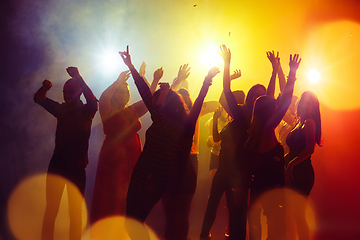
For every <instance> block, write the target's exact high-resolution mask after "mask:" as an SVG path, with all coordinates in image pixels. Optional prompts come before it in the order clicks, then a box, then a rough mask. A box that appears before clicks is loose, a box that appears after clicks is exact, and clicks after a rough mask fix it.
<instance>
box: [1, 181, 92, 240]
mask: <svg viewBox="0 0 360 240" xmlns="http://www.w3.org/2000/svg"><path fill="white" fill-rule="evenodd" d="M47 177H48V178H52V181H58V182H65V183H66V188H72V189H73V190H75V191H77V192H78V194H76V196H75V198H76V199H77V200H79V201H82V228H83V229H85V227H86V224H87V211H86V209H87V208H86V205H85V201H83V197H82V195H81V193H80V192H79V191H78V190H77V187H76V186H75V185H74V184H72V183H71V182H70V181H68V180H66V179H64V178H62V177H59V176H57V175H51V174H50V175H46V174H43V175H37V176H33V177H30V178H28V179H26V180H24V181H23V182H21V183H20V184H19V185H18V186H17V187H16V189H15V190H14V191H13V192H12V194H11V197H10V198H9V201H8V205H7V213H8V216H7V217H8V221H9V225H10V229H11V231H12V233H13V234H14V236H15V237H16V239H19V240H38V239H41V232H42V224H43V218H44V213H45V207H46V198H45V192H46V191H45V189H46V186H45V185H46V178H47ZM66 188H65V189H64V192H63V196H62V199H61V202H60V207H59V212H58V215H57V217H56V222H55V230H54V239H64V237H65V239H66V236H69V206H68V197H67V192H68V191H67V189H66Z"/></svg>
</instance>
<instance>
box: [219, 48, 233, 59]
mask: <svg viewBox="0 0 360 240" xmlns="http://www.w3.org/2000/svg"><path fill="white" fill-rule="evenodd" d="M218 53H219V54H220V56H221V57H222V58H223V60H224V62H230V60H231V52H230V49H229V48H227V47H226V46H225V45H221V46H220V52H219V51H218Z"/></svg>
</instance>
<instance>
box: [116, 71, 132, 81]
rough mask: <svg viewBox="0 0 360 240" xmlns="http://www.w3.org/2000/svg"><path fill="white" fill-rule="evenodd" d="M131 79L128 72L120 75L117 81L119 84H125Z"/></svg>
mask: <svg viewBox="0 0 360 240" xmlns="http://www.w3.org/2000/svg"><path fill="white" fill-rule="evenodd" d="M129 77H130V70H126V71H123V72H121V73H120V75H119V76H118V78H117V79H116V81H118V82H119V83H125V82H126V81H127V80H128V79H129Z"/></svg>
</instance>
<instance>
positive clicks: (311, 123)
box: [303, 118, 316, 128]
mask: <svg viewBox="0 0 360 240" xmlns="http://www.w3.org/2000/svg"><path fill="white" fill-rule="evenodd" d="M315 126H316V124H315V121H314V119H312V118H309V119H306V120H305V122H304V126H303V128H312V127H315Z"/></svg>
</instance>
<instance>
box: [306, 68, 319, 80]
mask: <svg viewBox="0 0 360 240" xmlns="http://www.w3.org/2000/svg"><path fill="white" fill-rule="evenodd" d="M307 77H308V79H309V80H310V82H312V83H315V82H318V81H319V79H320V74H319V72H318V71H317V70H316V69H312V70H310V71H309V72H308V73H307Z"/></svg>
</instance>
